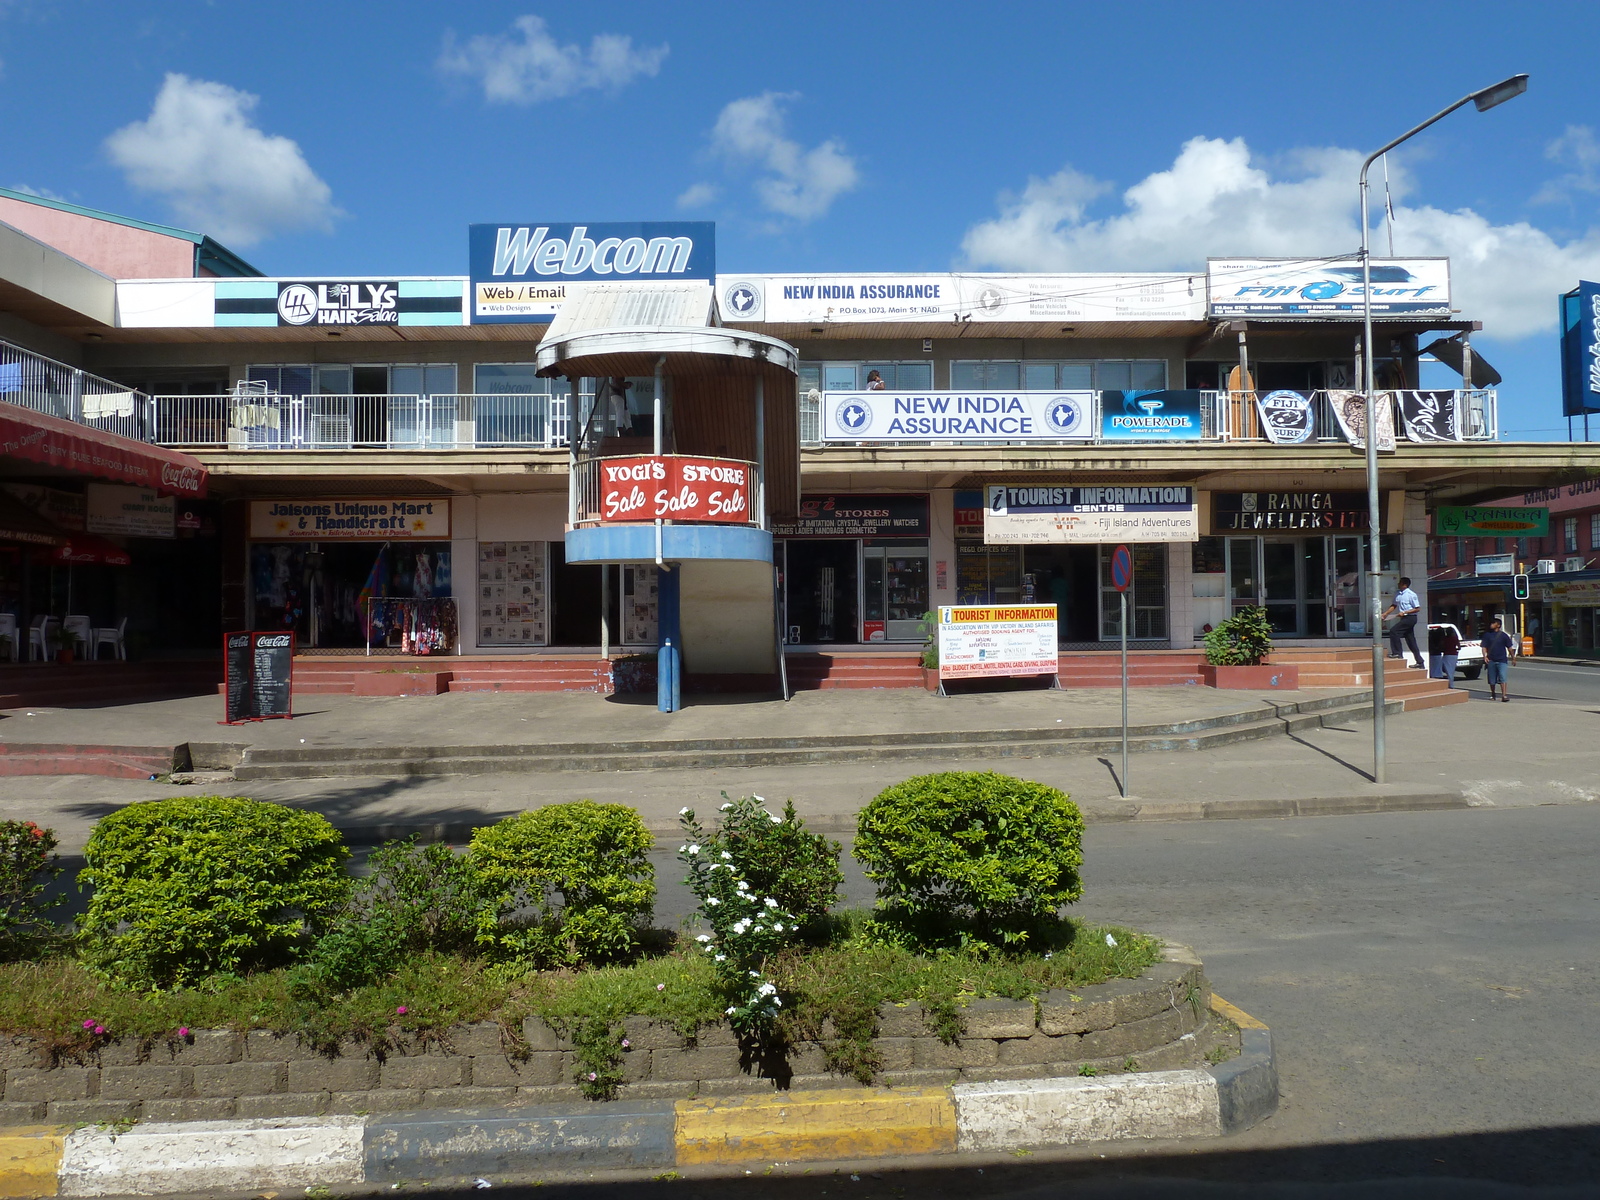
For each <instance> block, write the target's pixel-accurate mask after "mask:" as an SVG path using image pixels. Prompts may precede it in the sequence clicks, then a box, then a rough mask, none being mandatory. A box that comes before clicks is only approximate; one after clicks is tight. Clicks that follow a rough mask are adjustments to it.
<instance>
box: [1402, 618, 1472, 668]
mask: <svg viewBox="0 0 1600 1200" xmlns="http://www.w3.org/2000/svg"><path fill="white" fill-rule="evenodd" d="M1435 629H1451V630H1455V635H1456V636H1457V637H1461V631H1460V630H1459V629H1456V627H1455V626H1454V625H1452V624H1450V623H1449V622H1446V621H1435V622H1434V623H1433V624H1431V625H1429V626H1428V632H1429V633H1432V632H1433V631H1434V630H1435ZM1419 640H1420V639H1419ZM1423 650H1424V652H1426V650H1427V646H1426V645H1424V646H1423ZM1401 653H1402V654H1404V655H1405V660H1406V666H1408V667H1415V666H1417V665H1419V664H1418V663H1417V660H1416V659H1415V658H1413V657H1412V655H1411V651H1409V650H1403V651H1402V652H1401ZM1421 665H1422V666H1424V667H1425V666H1427V664H1426V663H1423V664H1421ZM1456 674H1457V675H1459V676H1461V678H1463V679H1476V678H1477V677H1478V676H1479V675H1482V674H1483V643H1482V642H1480V641H1479V640H1478V639H1477V638H1464V637H1462V638H1461V653H1460V654H1458V655H1457V656H1456Z"/></svg>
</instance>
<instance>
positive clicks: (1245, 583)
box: [1228, 537, 1261, 612]
mask: <svg viewBox="0 0 1600 1200" xmlns="http://www.w3.org/2000/svg"><path fill="white" fill-rule="evenodd" d="M1260 603H1261V539H1260V538H1253V537H1237V538H1229V539H1228V607H1229V609H1230V610H1231V612H1238V611H1239V610H1240V609H1241V608H1249V607H1250V606H1251V605H1255V604H1260Z"/></svg>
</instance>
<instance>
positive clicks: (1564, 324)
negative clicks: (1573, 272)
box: [1561, 280, 1600, 417]
mask: <svg viewBox="0 0 1600 1200" xmlns="http://www.w3.org/2000/svg"><path fill="white" fill-rule="evenodd" d="M1592 412H1600V283H1585V282H1583V281H1582V280H1580V281H1579V283H1578V286H1577V287H1576V288H1574V289H1573V290H1572V291H1570V292H1568V293H1566V294H1565V295H1564V296H1562V297H1561V414H1562V416H1566V417H1581V416H1583V415H1584V414H1585V413H1592Z"/></svg>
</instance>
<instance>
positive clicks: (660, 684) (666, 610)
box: [656, 565, 683, 713]
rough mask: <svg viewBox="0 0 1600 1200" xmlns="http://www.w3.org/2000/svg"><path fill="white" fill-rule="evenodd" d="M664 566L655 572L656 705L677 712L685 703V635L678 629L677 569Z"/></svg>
mask: <svg viewBox="0 0 1600 1200" xmlns="http://www.w3.org/2000/svg"><path fill="white" fill-rule="evenodd" d="M680 569H681V568H680V567H679V566H677V565H675V566H674V567H673V568H672V569H671V570H667V569H665V568H663V569H662V570H660V571H658V572H656V581H657V583H656V617H657V624H656V628H657V631H658V634H659V637H660V639H661V647H660V650H659V651H658V652H657V655H656V708H657V709H659V710H660V711H661V712H667V713H670V712H677V711H678V710H679V709H680V708H682V707H683V685H682V678H681V677H682V670H683V654H682V652H681V651H680V650H679V645H680V644H681V642H682V637H681V635H680V633H679V630H678V579H679V575H678V572H679V570H680Z"/></svg>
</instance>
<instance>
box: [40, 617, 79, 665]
mask: <svg viewBox="0 0 1600 1200" xmlns="http://www.w3.org/2000/svg"><path fill="white" fill-rule="evenodd" d="M44 640H45V644H46V645H47V646H49V647H50V652H51V654H53V655H54V656H55V660H56V661H57V662H58V663H63V664H66V663H70V662H71V661H72V659H73V655H74V651H75V650H76V649H77V644H78V639H77V638H75V637H73V636H71V635H70V634H68V633H67V631H66V630H64V629H62V628H61V626H59V625H52V626H51V627H50V628H49V629H48V630H47V631H46V633H45V635H44Z"/></svg>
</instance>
